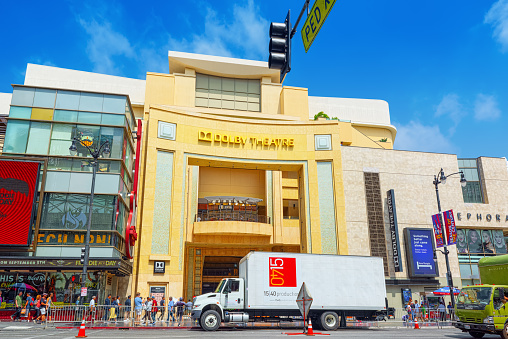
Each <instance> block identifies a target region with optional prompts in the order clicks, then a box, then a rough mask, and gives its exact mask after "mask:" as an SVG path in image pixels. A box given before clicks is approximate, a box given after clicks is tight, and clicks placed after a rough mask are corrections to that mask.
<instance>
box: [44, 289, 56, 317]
mask: <svg viewBox="0 0 508 339" xmlns="http://www.w3.org/2000/svg"><path fill="white" fill-rule="evenodd" d="M53 298H54V295H53V292H51V293H49V297H48V299H47V304H48V305H47V306H46V316H47V317H48V321H51V309H52V308H53Z"/></svg>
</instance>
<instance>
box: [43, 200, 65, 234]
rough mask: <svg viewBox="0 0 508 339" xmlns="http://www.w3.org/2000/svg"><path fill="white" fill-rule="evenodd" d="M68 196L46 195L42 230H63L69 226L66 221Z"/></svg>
mask: <svg viewBox="0 0 508 339" xmlns="http://www.w3.org/2000/svg"><path fill="white" fill-rule="evenodd" d="M66 201H67V194H59V193H46V194H45V195H44V205H43V207H42V216H41V224H40V228H41V229H62V228H66V227H65V226H68V224H67V223H66V219H65V212H66V208H65V204H66Z"/></svg>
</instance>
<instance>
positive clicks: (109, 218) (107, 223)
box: [92, 195, 117, 230]
mask: <svg viewBox="0 0 508 339" xmlns="http://www.w3.org/2000/svg"><path fill="white" fill-rule="evenodd" d="M116 201H117V198H116V197H115V196H111V195H96V196H95V197H94V200H93V215H92V229H95V230H113V229H114V228H113V226H114V219H115V217H116V208H115V206H116Z"/></svg>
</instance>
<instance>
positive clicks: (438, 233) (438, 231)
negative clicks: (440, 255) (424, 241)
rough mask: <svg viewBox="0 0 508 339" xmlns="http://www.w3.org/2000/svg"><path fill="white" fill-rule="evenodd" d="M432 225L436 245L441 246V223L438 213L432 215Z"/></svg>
mask: <svg viewBox="0 0 508 339" xmlns="http://www.w3.org/2000/svg"><path fill="white" fill-rule="evenodd" d="M432 225H433V226H434V235H435V237H436V247H443V245H444V243H443V240H444V239H443V225H441V219H440V218H439V214H434V215H433V216H432Z"/></svg>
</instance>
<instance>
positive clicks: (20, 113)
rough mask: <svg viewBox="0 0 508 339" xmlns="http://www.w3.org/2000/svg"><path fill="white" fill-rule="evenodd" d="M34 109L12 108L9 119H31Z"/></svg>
mask: <svg viewBox="0 0 508 339" xmlns="http://www.w3.org/2000/svg"><path fill="white" fill-rule="evenodd" d="M31 115H32V109H31V108H30V107H18V106H11V109H10V110H9V118H20V119H30V116H31Z"/></svg>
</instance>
